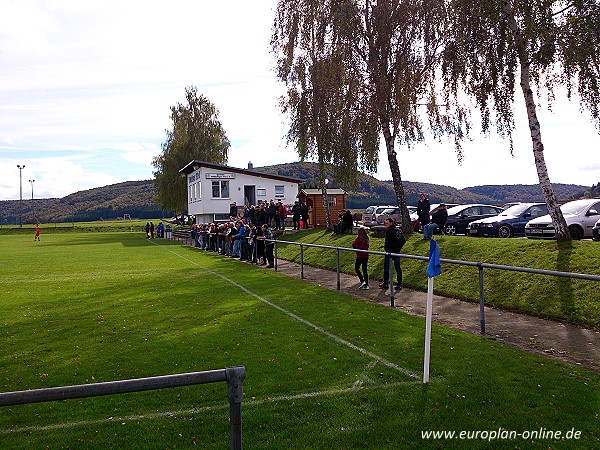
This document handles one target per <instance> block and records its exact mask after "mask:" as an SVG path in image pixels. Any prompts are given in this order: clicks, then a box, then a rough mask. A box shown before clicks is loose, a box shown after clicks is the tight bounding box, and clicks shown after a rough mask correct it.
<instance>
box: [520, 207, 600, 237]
mask: <svg viewBox="0 0 600 450" xmlns="http://www.w3.org/2000/svg"><path fill="white" fill-rule="evenodd" d="M560 210H561V211H562V213H563V216H564V217H565V221H566V222H567V226H568V227H569V232H570V233H571V238H572V239H575V240H579V239H582V238H584V237H585V238H591V237H592V229H593V228H594V224H595V223H596V221H597V220H598V219H599V218H600V198H588V199H584V200H575V201H572V202H568V203H565V204H564V205H562V206H561V207H560ZM525 236H527V237H528V238H532V239H554V238H556V230H555V229H554V225H553V224H552V218H551V217H550V215H549V214H547V215H545V216H542V217H538V218H537V219H533V220H530V221H529V222H527V225H525Z"/></svg>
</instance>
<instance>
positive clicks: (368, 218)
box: [362, 205, 395, 227]
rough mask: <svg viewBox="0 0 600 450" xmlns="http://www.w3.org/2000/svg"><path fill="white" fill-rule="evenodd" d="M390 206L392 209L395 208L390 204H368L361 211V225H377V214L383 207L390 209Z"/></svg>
mask: <svg viewBox="0 0 600 450" xmlns="http://www.w3.org/2000/svg"><path fill="white" fill-rule="evenodd" d="M390 208H392V209H393V208H395V206H392V205H379V206H377V205H376V206H369V207H368V208H367V209H365V211H364V212H363V217H362V221H363V225H364V226H365V227H372V226H374V225H377V217H379V215H380V214H381V213H382V212H383V211H384V210H385V209H390Z"/></svg>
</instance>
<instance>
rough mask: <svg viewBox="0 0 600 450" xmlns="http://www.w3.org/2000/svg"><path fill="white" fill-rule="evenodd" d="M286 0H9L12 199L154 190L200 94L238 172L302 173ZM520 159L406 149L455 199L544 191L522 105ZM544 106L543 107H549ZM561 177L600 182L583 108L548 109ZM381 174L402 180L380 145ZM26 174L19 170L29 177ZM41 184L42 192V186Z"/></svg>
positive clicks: (3, 191)
mask: <svg viewBox="0 0 600 450" xmlns="http://www.w3.org/2000/svg"><path fill="white" fill-rule="evenodd" d="M275 5H276V0H258V1H247V0H228V1H222V2H215V1H207V0H172V1H169V2H164V1H159V0H145V1H139V0H118V1H114V0H103V1H102V2H90V1H81V0H0V17H2V27H0V61H1V63H0V200H15V199H19V197H20V195H21V193H20V189H21V188H22V196H23V198H24V199H27V198H31V195H32V190H33V194H34V196H35V198H53V197H59V198H60V197H64V196H66V195H68V194H71V193H73V192H77V191H80V190H85V189H92V188H95V187H100V186H106V185H109V184H113V183H119V182H123V181H134V180H147V179H151V178H153V174H152V172H153V170H154V168H153V166H152V164H151V161H152V158H154V157H155V156H157V155H159V154H160V152H161V144H162V143H163V142H164V141H165V138H166V130H167V129H170V128H171V121H170V117H169V114H170V109H169V108H170V107H171V106H173V105H175V104H177V103H183V102H184V100H185V88H186V87H187V86H191V85H194V86H196V87H197V88H198V92H199V93H200V94H202V95H204V96H205V97H207V98H208V99H209V100H210V101H211V102H212V103H213V104H214V105H215V106H216V107H217V109H218V110H219V118H220V120H221V123H222V125H223V127H224V129H225V132H226V133H227V136H228V138H229V140H230V142H231V148H230V150H229V161H228V165H230V166H233V167H239V168H246V167H247V166H248V163H249V162H252V163H253V165H254V167H261V166H267V165H272V164H282V163H291V162H296V161H298V156H297V153H296V152H295V149H294V148H293V146H288V145H286V141H285V137H284V136H285V133H286V131H287V128H286V118H285V117H284V116H283V115H282V114H281V112H280V110H279V107H278V97H279V96H280V95H281V94H282V93H283V86H282V85H281V84H280V83H279V82H278V81H277V80H276V77H275V74H274V70H273V67H274V60H273V59H272V55H271V53H270V46H269V41H270V37H271V26H272V22H273V11H274V8H275ZM516 98H517V102H516V109H515V115H516V119H517V129H516V131H515V135H514V139H515V148H514V155H513V156H511V155H510V152H509V144H508V142H507V141H504V140H501V139H500V138H498V137H496V136H495V135H493V134H492V135H491V136H489V137H483V136H481V135H480V134H478V127H477V126H476V127H475V130H474V133H473V135H472V138H473V139H472V141H471V142H467V143H465V144H464V146H463V149H464V159H463V161H462V163H461V164H459V163H458V161H457V158H456V155H455V153H454V149H453V145H452V144H451V143H437V142H433V141H428V142H426V143H424V144H421V145H418V146H416V147H414V148H412V149H407V148H404V147H403V148H397V152H398V160H399V164H400V170H401V176H402V179H403V180H406V181H419V182H427V183H435V184H443V185H448V186H453V187H456V188H464V187H469V186H478V185H483V184H537V182H538V179H537V173H536V170H535V166H534V162H533V154H532V150H531V148H532V144H531V139H530V136H529V129H528V126H527V120H526V115H525V111H524V107H522V103H523V101H522V97H521V96H520V93H517V97H516ZM542 106H543V105H542ZM538 111H539V113H540V116H539V117H540V122H541V125H542V137H543V140H544V144H545V157H546V163H547V166H548V171H549V174H550V179H551V181H552V182H555V183H573V184H580V185H584V186H591V185H592V184H596V183H598V182H600V158H598V150H599V149H600V136H599V135H598V133H597V130H596V129H595V128H594V126H593V124H592V123H591V122H590V119H589V115H587V113H582V112H580V111H579V108H578V105H577V103H573V102H567V101H566V98H565V97H564V96H560V95H559V96H558V99H557V101H556V103H555V105H554V109H553V112H552V113H550V112H548V111H547V110H546V109H545V108H542V109H538ZM380 160H381V163H380V165H379V168H378V171H377V173H375V174H373V175H374V176H375V177H376V178H378V179H380V180H389V179H391V175H390V170H389V166H388V162H387V155H386V153H385V150H384V149H383V147H382V150H381V153H380ZM18 165H19V166H21V167H23V166H25V167H24V168H23V169H21V170H19V168H18V167H17V166H18ZM30 180H35V181H33V182H31V181H30Z"/></svg>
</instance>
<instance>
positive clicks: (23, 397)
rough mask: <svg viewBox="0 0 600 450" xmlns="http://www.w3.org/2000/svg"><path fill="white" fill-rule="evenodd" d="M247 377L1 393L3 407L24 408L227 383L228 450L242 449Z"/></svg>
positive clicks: (211, 373)
mask: <svg viewBox="0 0 600 450" xmlns="http://www.w3.org/2000/svg"><path fill="white" fill-rule="evenodd" d="M245 376H246V369H245V367H244V366H236V367H228V368H226V369H218V370H207V371H204V372H189V373H180V374H175V375H164V376H158V377H149V378H136V379H131V380H120V381H108V382H104V383H93V384H80V385H75V386H61V387H53V388H44V389H31V390H26V391H15V392H3V393H0V406H11V405H23V404H27V403H40V402H50V401H56V400H69V399H75V398H85V397H97V396H100V395H112V394H125V393H129V392H141V391H150V390H155V389H164V388H172V387H181V386H190V385H193V384H206V383H216V382H219V381H227V398H228V400H229V448H230V449H232V450H241V448H242V398H243V383H244V378H245Z"/></svg>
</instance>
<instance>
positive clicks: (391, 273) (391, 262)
mask: <svg viewBox="0 0 600 450" xmlns="http://www.w3.org/2000/svg"><path fill="white" fill-rule="evenodd" d="M385 257H386V258H388V263H389V268H388V277H389V278H388V281H389V286H390V306H392V307H393V306H395V302H394V260H393V259H392V255H390V254H389V253H388V254H387V255H385Z"/></svg>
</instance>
